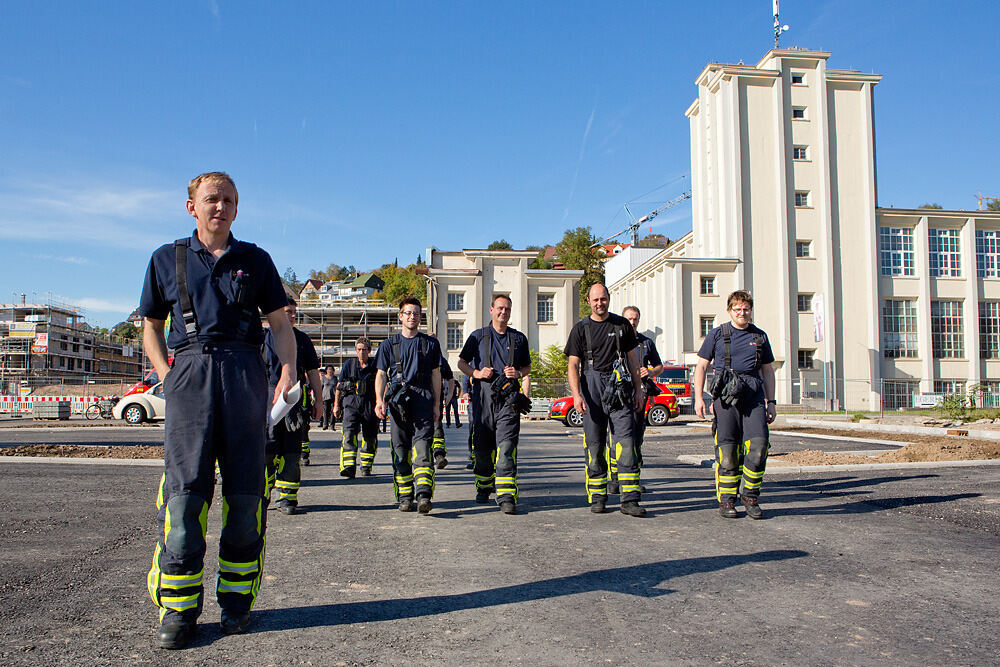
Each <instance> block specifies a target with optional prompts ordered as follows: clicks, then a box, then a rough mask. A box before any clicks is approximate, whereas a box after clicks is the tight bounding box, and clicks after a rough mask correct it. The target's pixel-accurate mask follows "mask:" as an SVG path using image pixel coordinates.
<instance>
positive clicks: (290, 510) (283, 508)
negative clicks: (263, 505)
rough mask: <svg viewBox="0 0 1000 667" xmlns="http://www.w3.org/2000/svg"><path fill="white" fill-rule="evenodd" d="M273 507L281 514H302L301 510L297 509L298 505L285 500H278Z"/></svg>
mask: <svg viewBox="0 0 1000 667" xmlns="http://www.w3.org/2000/svg"><path fill="white" fill-rule="evenodd" d="M274 506H275V508H276V509H277V510H278V511H279V512H281V513H282V514H302V510H300V509H299V505H298V503H293V502H292V501H290V500H287V499H285V498H282V499H280V500H279V501H278V502H276V503H275V504H274Z"/></svg>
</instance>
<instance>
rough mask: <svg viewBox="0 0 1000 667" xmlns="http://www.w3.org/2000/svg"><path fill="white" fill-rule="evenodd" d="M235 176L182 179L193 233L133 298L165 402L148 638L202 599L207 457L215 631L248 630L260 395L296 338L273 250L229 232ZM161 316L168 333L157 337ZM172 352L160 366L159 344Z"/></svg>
mask: <svg viewBox="0 0 1000 667" xmlns="http://www.w3.org/2000/svg"><path fill="white" fill-rule="evenodd" d="M237 202H238V194H237V191H236V185H235V183H233V179H232V178H230V177H229V175H227V174H225V173H223V172H211V173H207V174H202V175H200V176H198V177H196V178H194V179H192V180H191V182H190V183H189V184H188V200H187V211H188V213H190V214H191V215H192V216H193V217H194V219H195V222H196V228H195V231H194V233H193V234H192V235H191V236H190V237H188V238H183V239H178V240H177V241H175V242H173V243H169V244H167V245H164V246H162V247H160V248H159V249H158V250H156V252H154V253H153V256H152V259H151V260H150V262H149V267H148V269H147V271H146V278H145V281H144V283H143V287H142V297H141V298H140V302H139V313H140V314H141V315H142V316H143V317H144V319H145V322H144V326H143V344H144V346H145V350H146V354H147V355H148V356H149V359H150V361H151V362H152V364H153V366H154V367H155V368H156V372H157V373H158V374H159V376H160V377H161V378H163V391H164V397H165V398H166V399H167V400H166V404H167V415H166V427H165V429H164V443H163V462H164V473H163V477H162V479H161V481H160V487H159V492H158V493H157V498H156V507H157V510H158V520H159V535H158V538H157V544H156V548H155V550H154V552H153V564H152V567H151V569H150V571H149V575H148V577H147V586H148V589H149V594H150V596H151V597H152V599H153V602H154V603H155V604H156V605H157V606H158V607H159V608H160V628H159V631H158V632H157V643H158V645H159V646H160V647H161V648H167V649H179V648H183V647H185V646H186V645H187V644H188V643H189V642H190V640H191V638H192V637H193V636H194V634H195V631H196V628H197V625H196V622H197V618H198V616H199V615H200V613H201V610H202V607H203V604H204V585H203V582H202V576H203V569H204V558H205V532H206V530H207V518H208V508H209V505H210V504H211V502H212V496H213V492H214V487H215V464H216V461H218V464H219V469H220V471H221V473H222V505H223V507H222V530H221V533H220V535H219V574H218V578H217V581H216V595H217V599H218V602H219V606H220V607H221V608H222V631H223V632H224V633H226V634H236V633H241V632H245V631H246V629H247V627H248V626H249V624H250V609H251V608H252V607H253V604H254V601H255V600H256V598H257V592H258V590H259V588H260V583H261V575H262V568H263V563H264V530H265V524H266V522H265V508H266V504H265V496H264V487H265V474H264V436H265V419H266V415H267V410H268V404H269V403H270V402H273V401H274V400H276V399H277V398H278V397H279V396H281V395H282V394H287V391H288V389H289V388H290V387H291V386H292V384H293V383H294V382H295V338H294V336H293V334H292V327H291V325H290V324H289V323H288V318H287V317H286V316H285V314H284V313H283V312H282V308H283V307H284V306H285V305H286V303H287V300H286V298H285V291H284V288H283V287H282V284H281V279H280V278H279V277H278V272H277V270H276V269H275V267H274V263H273V262H272V261H271V258H270V256H269V255H268V254H267V253H266V252H264V251H263V250H261V249H260V248H258V247H257V246H255V245H253V244H252V243H245V242H242V241H238V240H236V239H235V238H234V237H233V235H232V234H231V233H230V228H231V227H232V224H233V220H234V219H235V218H236V208H237ZM262 312H263V313H264V314H265V315H266V316H267V321H268V323H269V324H270V327H271V331H272V332H273V334H274V338H275V348H276V350H277V353H278V356H279V357H280V359H281V371H280V377H279V378H278V380H277V382H276V386H275V388H274V392H273V396H272V397H271V399H272V400H271V401H269V400H268V392H267V377H266V374H265V370H264V363H263V361H262V359H261V355H260V345H261V343H262V342H263V340H264V332H263V330H262V328H261V324H260V314H261V313H262ZM168 316H169V317H170V320H171V325H170V331H169V335H168V336H165V331H164V330H165V325H166V320H167V318H168ZM168 342H169V346H170V347H171V348H173V349H174V350H175V352H174V360H173V363H172V364H170V365H168V363H167V345H168Z"/></svg>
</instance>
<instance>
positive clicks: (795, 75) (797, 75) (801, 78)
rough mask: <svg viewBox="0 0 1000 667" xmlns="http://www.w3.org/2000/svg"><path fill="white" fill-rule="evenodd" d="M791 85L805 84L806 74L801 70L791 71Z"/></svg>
mask: <svg viewBox="0 0 1000 667" xmlns="http://www.w3.org/2000/svg"><path fill="white" fill-rule="evenodd" d="M792 85H793V86H804V85H806V75H805V74H803V73H801V72H792Z"/></svg>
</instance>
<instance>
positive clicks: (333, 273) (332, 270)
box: [285, 264, 353, 284]
mask: <svg viewBox="0 0 1000 667" xmlns="http://www.w3.org/2000/svg"><path fill="white" fill-rule="evenodd" d="M351 268H353V267H344V266H341V265H340V264H330V265H329V266H327V267H326V268H325V269H323V270H316V269H312V270H310V271H309V279H310V280H318V281H320V282H322V283H325V282H327V281H328V280H347V277H348V276H349V275H350V273H351ZM285 281H286V282H287V278H286V280H285ZM289 284H291V283H289Z"/></svg>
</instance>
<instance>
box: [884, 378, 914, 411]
mask: <svg viewBox="0 0 1000 667" xmlns="http://www.w3.org/2000/svg"><path fill="white" fill-rule="evenodd" d="M919 386H920V383H918V382H908V381H905V380H885V381H884V382H883V383H882V407H883V408H884V409H886V410H898V409H899V408H912V407H913V395H914V394H916V393H917V389H918V388H919Z"/></svg>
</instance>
